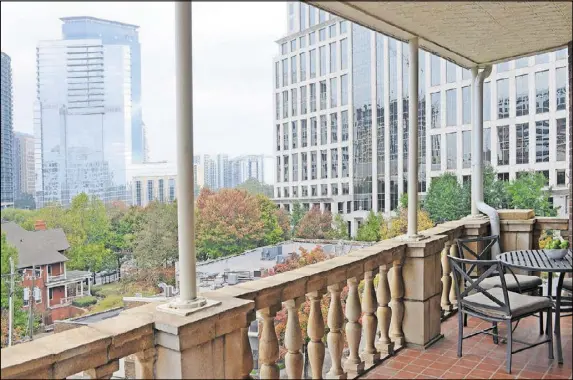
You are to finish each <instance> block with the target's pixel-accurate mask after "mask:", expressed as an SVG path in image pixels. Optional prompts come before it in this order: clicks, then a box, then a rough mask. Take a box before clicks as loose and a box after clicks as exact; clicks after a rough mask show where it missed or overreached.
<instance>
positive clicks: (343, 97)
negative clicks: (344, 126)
mask: <svg viewBox="0 0 573 380" xmlns="http://www.w3.org/2000/svg"><path fill="white" fill-rule="evenodd" d="M347 104H348V75H346V74H345V75H343V76H341V77H340V105H341V106H345V105H347Z"/></svg>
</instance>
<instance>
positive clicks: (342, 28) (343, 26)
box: [340, 21, 348, 34]
mask: <svg viewBox="0 0 573 380" xmlns="http://www.w3.org/2000/svg"><path fill="white" fill-rule="evenodd" d="M347 25H348V24H347V22H346V21H340V34H344V33H346V28H347Z"/></svg>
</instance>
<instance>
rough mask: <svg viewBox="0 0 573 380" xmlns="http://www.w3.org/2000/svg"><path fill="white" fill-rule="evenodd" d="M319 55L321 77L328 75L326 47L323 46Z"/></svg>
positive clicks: (319, 50) (319, 49)
mask: <svg viewBox="0 0 573 380" xmlns="http://www.w3.org/2000/svg"><path fill="white" fill-rule="evenodd" d="M318 53H319V55H320V73H319V75H320V76H323V75H326V46H321V47H319V48H318Z"/></svg>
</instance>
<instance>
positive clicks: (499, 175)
mask: <svg viewBox="0 0 573 380" xmlns="http://www.w3.org/2000/svg"><path fill="white" fill-rule="evenodd" d="M497 180H498V181H505V182H509V173H497Z"/></svg>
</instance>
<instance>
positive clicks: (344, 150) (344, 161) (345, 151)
mask: <svg viewBox="0 0 573 380" xmlns="http://www.w3.org/2000/svg"><path fill="white" fill-rule="evenodd" d="M348 159H349V157H348V147H347V146H344V147H342V177H343V178H346V177H348V176H349V175H350V172H349V169H348ZM342 188H343V189H344V185H343V186H342ZM346 194H348V193H346Z"/></svg>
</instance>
